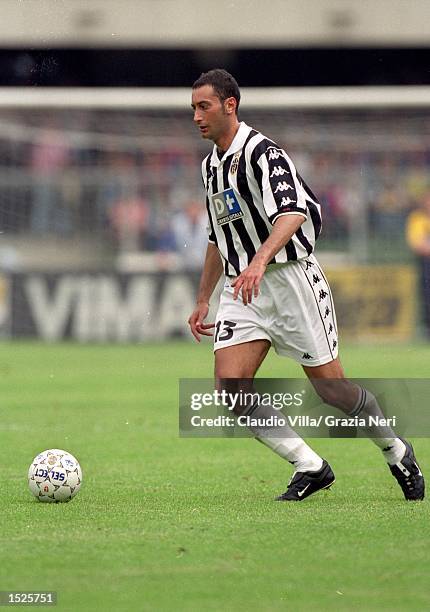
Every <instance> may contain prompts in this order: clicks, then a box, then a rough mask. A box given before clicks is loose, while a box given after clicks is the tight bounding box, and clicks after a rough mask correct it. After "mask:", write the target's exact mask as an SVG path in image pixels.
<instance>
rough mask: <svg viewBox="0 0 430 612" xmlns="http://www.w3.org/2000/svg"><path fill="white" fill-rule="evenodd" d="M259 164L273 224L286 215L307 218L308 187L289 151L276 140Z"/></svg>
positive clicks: (265, 203) (264, 203)
mask: <svg viewBox="0 0 430 612" xmlns="http://www.w3.org/2000/svg"><path fill="white" fill-rule="evenodd" d="M257 167H258V172H257V173H256V179H257V182H258V184H259V188H260V191H261V195H262V198H263V206H264V208H265V211H266V213H267V216H268V217H269V221H270V223H272V224H273V223H274V222H275V221H276V219H278V217H281V216H282V215H292V214H293V215H297V214H298V215H303V217H305V219H306V218H307V205H306V199H305V193H304V189H303V187H302V185H301V183H300V181H299V179H298V177H297V172H296V168H295V166H294V164H293V162H292V161H291V159H290V158H289V157H288V155H287V154H286V153H285V151H284V150H283V149H281V148H280V147H278V146H277V145H276V144H275V143H273V145H270V146H268V147H267V148H266V150H265V152H264V153H263V154H262V155H261V156H260V158H259V160H258V162H257Z"/></svg>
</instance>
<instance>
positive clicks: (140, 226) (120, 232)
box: [110, 193, 152, 252]
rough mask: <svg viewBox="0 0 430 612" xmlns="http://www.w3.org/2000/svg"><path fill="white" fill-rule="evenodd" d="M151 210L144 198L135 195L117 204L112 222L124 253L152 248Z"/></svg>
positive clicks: (112, 209)
mask: <svg viewBox="0 0 430 612" xmlns="http://www.w3.org/2000/svg"><path fill="white" fill-rule="evenodd" d="M149 217H150V209H149V206H148V204H147V202H146V200H145V199H144V198H142V197H141V196H140V195H136V194H135V193H130V194H128V195H125V196H124V197H123V198H121V199H120V200H118V201H117V202H115V203H114V204H113V206H112V208H111V211H110V220H111V224H112V228H113V230H114V233H115V237H116V240H117V244H118V248H119V250H120V251H122V252H133V251H144V250H148V249H150V248H151V246H152V245H151V244H150V242H151V234H150V229H149V228H150V221H149Z"/></svg>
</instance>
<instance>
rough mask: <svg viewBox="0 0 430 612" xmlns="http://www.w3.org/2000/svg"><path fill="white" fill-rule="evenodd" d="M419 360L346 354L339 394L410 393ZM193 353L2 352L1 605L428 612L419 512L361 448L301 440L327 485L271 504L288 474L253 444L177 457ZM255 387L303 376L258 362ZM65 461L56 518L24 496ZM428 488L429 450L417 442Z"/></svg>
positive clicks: (200, 373) (398, 353)
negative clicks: (350, 389) (26, 597)
mask: <svg viewBox="0 0 430 612" xmlns="http://www.w3.org/2000/svg"><path fill="white" fill-rule="evenodd" d="M429 356H430V349H429V348H428V347H426V346H421V347H418V346H417V347H414V346H409V347H402V348H399V347H397V346H393V347H389V348H382V347H372V348H371V349H368V348H364V347H362V348H349V349H348V348H345V349H344V350H343V354H342V358H343V362H344V365H345V367H346V369H347V371H348V373H349V374H350V375H351V376H357V377H358V376H362V377H365V376H368V377H384V376H387V377H396V376H398V377H414V376H416V377H426V376H428V363H429ZM211 373H212V354H211V349H210V348H209V346H208V345H206V346H197V345H191V344H181V343H176V344H166V345H159V346H78V345H73V344H65V345H58V346H57V345H56V346H46V345H40V344H30V343H28V344H26V343H22V344H1V345H0V388H1V408H0V449H1V454H0V456H1V495H0V515H1V535H0V545H1V563H0V590H3V591H6V590H25V591H29V590H33V591H41V590H54V591H57V592H58V606H57V609H59V610H71V611H87V610H88V611H90V610H91V611H93V610H96V609H97V610H108V611H109V610H124V611H125V610H127V611H131V612H133V611H135V610H136V611H140V610H143V611H146V610H148V611H154V610H166V611H167V610H169V611H170V610H175V611H182V610H183V611H186V610H187V611H188V610H190V611H197V610H198V611H200V610H205V611H206V610H208V611H212V610H213V611H218V610H223V611H225V610H243V611H245V610H247V611H254V610H255V611H259V612H260V611H277V610H333V609H336V610H366V611H369V610H388V609H390V610H405V609H410V610H424V609H429V608H430V594H429V587H428V576H429V572H430V563H429V556H428V548H429V532H430V529H429V504H428V502H427V501H426V502H423V503H407V502H405V501H404V500H403V498H402V494H401V491H400V489H399V488H398V486H397V484H396V483H395V481H394V479H393V478H392V476H391V474H390V473H389V471H388V469H387V468H386V467H385V466H384V464H383V460H382V457H381V456H380V453H379V451H378V450H377V449H376V448H375V447H374V446H373V444H371V443H370V442H368V441H367V440H321V439H320V440H312V445H313V447H314V448H315V449H316V450H317V451H318V452H320V453H321V454H322V455H323V456H325V457H326V458H327V459H328V460H329V461H330V463H331V464H332V466H333V468H334V470H335V472H336V476H337V482H336V484H335V486H334V487H333V489H332V491H328V492H323V493H320V494H318V495H317V496H315V497H311V498H309V499H308V500H306V501H304V502H303V503H300V504H280V503H275V502H273V501H272V499H273V497H274V495H275V494H278V493H280V492H282V491H283V490H285V488H286V484H287V481H288V479H289V476H290V474H291V469H290V466H289V465H288V464H286V463H285V462H283V461H282V460H280V459H279V458H277V457H276V456H275V455H273V454H272V453H270V451H268V450H267V449H266V448H264V447H263V446H262V445H259V444H256V443H255V442H254V441H253V440H251V439H240V440H237V439H236V440H231V439H227V440H215V439H205V440H202V439H200V440H197V439H179V438H178V425H177V423H178V407H177V403H178V400H177V379H178V378H179V377H187V378H191V377H205V378H207V377H210V376H211ZM260 375H261V376H265V377H271V376H277V377H281V376H296V377H297V376H301V370H300V369H299V368H298V367H297V366H296V365H295V364H294V363H292V362H290V361H288V360H286V359H281V358H277V357H276V356H270V357H269V358H268V359H267V360H266V362H265V363H264V365H263V367H262V368H261V371H260ZM55 447H57V448H65V449H66V450H69V451H70V452H72V453H73V454H75V455H76V456H77V457H78V458H79V460H80V461H81V464H82V467H83V471H84V485H83V487H82V490H81V492H80V493H79V494H78V496H77V497H76V498H75V499H74V500H73V501H72V502H71V503H69V504H52V505H51V504H41V503H38V502H37V501H36V500H34V498H32V497H31V495H30V493H29V492H28V490H27V483H26V473H27V469H28V465H29V464H30V462H31V460H32V458H33V457H34V456H35V455H36V454H37V453H38V452H39V451H41V450H44V449H46V448H55ZM415 448H416V452H417V455H418V457H419V460H420V463H421V466H422V468H423V471H425V472H426V473H427V475H429V474H430V445H429V442H428V440H425V439H419V440H416V441H415Z"/></svg>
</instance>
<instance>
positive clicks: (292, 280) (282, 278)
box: [214, 255, 338, 366]
mask: <svg viewBox="0 0 430 612" xmlns="http://www.w3.org/2000/svg"><path fill="white" fill-rule="evenodd" d="M230 283H231V280H230V279H226V283H225V285H224V290H223V292H222V294H221V298H220V303H219V307H218V312H217V316H216V322H215V333H214V351H216V350H218V349H220V348H224V347H226V346H234V345H236V344H243V343H244V342H251V341H252V340H262V339H264V340H269V342H271V344H272V346H273V347H274V349H275V351H276V352H277V353H278V354H280V355H285V356H288V357H292V358H293V359H294V360H295V361H297V362H298V363H300V364H302V365H307V366H317V365H323V364H324V363H329V362H330V361H332V360H333V359H335V358H336V357H337V354H338V336H337V324H336V314H335V310H334V304H333V298H332V294H331V291H330V287H329V284H328V282H327V279H326V278H325V276H324V273H323V271H322V270H321V267H320V265H319V264H318V261H317V259H316V257H315V256H314V255H310V256H309V257H308V258H307V259H302V260H300V261H292V262H289V263H287V264H272V265H269V266H268V267H267V270H266V273H265V275H264V277H263V279H262V281H261V284H260V293H259V295H258V297H257V298H253V299H252V302H251V304H248V306H245V305H244V303H243V301H242V295H241V293H240V294H239V297H238V299H237V300H236V301H234V300H233V287H231V284H230Z"/></svg>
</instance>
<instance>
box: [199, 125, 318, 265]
mask: <svg viewBox="0 0 430 612" xmlns="http://www.w3.org/2000/svg"><path fill="white" fill-rule="evenodd" d="M202 176H203V182H204V185H205V189H206V194H207V197H206V207H207V213H208V236H209V241H210V242H213V243H214V244H215V245H216V246H217V247H218V249H219V251H220V253H221V255H222V257H223V259H224V272H225V274H226V275H227V276H237V275H238V274H240V272H242V271H243V270H244V269H245V268H246V267H247V266H248V265H249V263H250V262H251V260H252V258H253V256H254V255H255V253H256V251H257V250H258V248H259V247H260V245H261V244H262V243H263V242H264V241H265V240H266V239H267V238H268V236H269V234H270V231H271V228H272V225H273V223H274V222H275V221H276V219H277V218H278V217H280V216H281V215H290V214H300V215H303V216H304V217H305V219H306V221H304V223H303V224H302V225H301V227H300V228H299V229H298V230H297V232H296V233H295V234H294V236H293V237H292V238H291V240H290V241H289V242H288V243H287V244H286V246H285V247H284V248H283V249H281V251H279V253H277V255H276V256H275V257H274V258H273V259H272V261H271V262H270V263H286V262H288V261H291V260H297V259H303V258H305V257H307V256H308V255H310V254H311V253H312V251H313V248H314V246H315V240H316V239H317V238H318V235H319V233H320V230H321V206H320V204H319V202H318V200H317V198H316V197H315V196H314V194H313V193H312V191H311V190H310V189H309V187H308V186H307V185H306V183H305V182H304V181H303V179H302V178H301V177H300V175H299V174H298V173H297V171H296V168H295V167H294V164H293V162H292V161H291V159H290V158H289V157H288V155H287V154H286V152H285V151H284V150H283V149H282V148H281V147H279V146H278V145H277V144H276V143H275V142H273V140H270V139H268V138H266V137H265V136H263V134H261V133H260V132H257V130H254V129H252V128H251V127H249V126H248V125H246V124H245V123H243V122H242V123H241V124H240V127H239V130H238V132H237V133H236V136H235V138H234V140H233V142H232V143H231V145H230V147H229V149H228V151H226V152H225V153H224V155H223V156H222V158H221V159H220V158H219V157H218V152H217V148H216V146H214V148H213V151H212V153H211V154H209V155H208V156H207V157H206V158H205V159H204V160H203V163H202Z"/></svg>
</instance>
